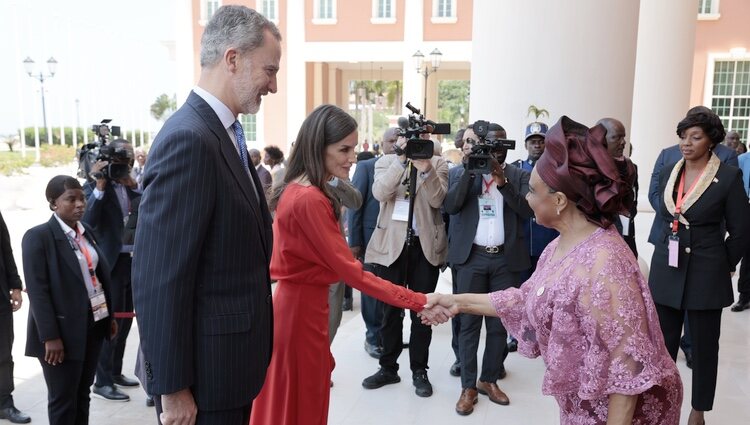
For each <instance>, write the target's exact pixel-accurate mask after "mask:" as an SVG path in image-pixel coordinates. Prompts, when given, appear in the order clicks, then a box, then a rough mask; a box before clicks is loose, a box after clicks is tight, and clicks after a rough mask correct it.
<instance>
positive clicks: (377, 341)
mask: <svg viewBox="0 0 750 425" xmlns="http://www.w3.org/2000/svg"><path fill="white" fill-rule="evenodd" d="M396 140H398V128H395V127H392V128H389V129H386V130H385V132H384V133H383V143H382V151H383V155H389V154H391V153H393V145H394V143H396ZM377 160H378V158H372V159H367V160H364V161H362V162H358V163H357V168H356V169H355V170H354V176H353V177H352V185H353V186H354V187H355V188H357V190H358V191H359V193H361V194H362V201H363V202H362V206H361V207H360V208H358V209H348V210H347V215H348V220H349V247H350V248H351V250H352V254H354V257H356V258H359V259H360V260H362V259H363V258H364V255H365V250H366V249H367V244H368V243H370V238H371V237H372V232H374V231H375V226H376V225H377V223H378V214H379V213H380V202H379V201H378V200H377V199H375V197H374V196H373V195H372V183H373V181H374V179H375V162H376V161H377ZM364 267H365V269H366V270H368V271H373V268H372V266H371V265H369V264H365V265H364ZM361 303H362V320H364V322H365V327H366V328H367V331H366V332H365V351H366V352H367V354H369V355H370V357H373V358H376V359H379V358H380V355H381V354H382V353H383V342H382V340H381V338H380V327H381V325H382V323H383V303H382V302H381V301H379V300H377V299H375V298H373V297H371V296H369V295H367V294H365V293H362V300H361Z"/></svg>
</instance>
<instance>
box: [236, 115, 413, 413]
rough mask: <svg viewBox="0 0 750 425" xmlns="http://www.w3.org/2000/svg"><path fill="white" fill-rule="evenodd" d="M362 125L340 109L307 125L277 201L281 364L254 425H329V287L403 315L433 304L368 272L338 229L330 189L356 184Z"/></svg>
mask: <svg viewBox="0 0 750 425" xmlns="http://www.w3.org/2000/svg"><path fill="white" fill-rule="evenodd" d="M356 146H357V123H356V121H355V120H354V119H353V118H352V117H351V116H349V114H347V113H346V112H344V111H343V110H341V109H340V108H338V107H336V106H332V105H322V106H320V107H318V108H316V109H315V110H314V111H313V112H312V113H311V114H310V116H308V117H307V119H305V121H304V123H302V127H301V128H300V131H299V134H298V135H297V140H296V141H295V143H294V150H292V153H291V156H290V158H289V164H288V166H287V172H286V176H285V177H284V183H283V185H282V186H281V187H279V188H278V189H276V190H275V191H274V193H273V194H272V196H271V200H270V203H269V204H270V206H271V209H272V210H275V211H276V216H275V219H274V223H273V233H274V246H273V255H272V257H271V276H272V277H273V278H274V279H277V280H278V283H277V287H276V291H275V293H274V301H273V304H274V315H273V316H274V339H273V356H272V357H271V364H270V366H269V367H268V372H267V374H266V382H265V384H264V386H263V389H262V390H261V392H260V394H259V395H258V397H257V398H256V399H255V401H254V403H253V408H252V413H251V417H250V424H251V425H325V424H326V423H327V422H328V401H329V397H330V379H331V371H332V370H333V367H334V360H333V356H332V355H331V351H330V349H329V346H328V285H329V284H330V283H331V282H337V281H339V280H342V281H345V282H347V283H348V284H350V285H351V286H353V287H355V288H357V289H359V290H360V291H362V292H364V293H366V294H368V295H370V296H373V297H375V298H378V299H380V300H383V301H384V302H387V303H389V304H392V305H394V306H397V307H401V308H408V309H411V310H414V311H421V310H422V309H423V306H424V305H425V303H426V301H427V299H426V297H425V295H424V294H420V293H416V292H412V291H410V290H408V289H406V288H404V287H401V286H397V285H394V284H392V283H390V282H388V281H386V280H383V279H380V278H378V277H376V276H375V275H373V274H371V273H369V272H365V271H364V270H362V265H361V263H359V262H358V261H357V260H356V259H354V257H353V256H352V254H351V252H350V251H349V248H348V247H347V245H346V241H344V239H343V238H342V237H341V232H340V230H339V225H338V216H339V211H340V206H339V202H338V200H337V199H336V198H335V197H333V196H332V195H331V194H330V193H329V192H328V190H327V189H326V182H327V181H328V180H330V179H331V178H332V177H338V178H340V179H348V177H349V168H351V165H352V163H354V161H355V151H354V149H355V147H356Z"/></svg>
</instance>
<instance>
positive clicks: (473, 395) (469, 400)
mask: <svg viewBox="0 0 750 425" xmlns="http://www.w3.org/2000/svg"><path fill="white" fill-rule="evenodd" d="M478 401H479V397H477V390H475V389H474V388H464V389H463V390H461V397H459V398H458V401H457V402H456V413H458V414H459V415H461V416H466V415H470V414H471V412H473V411H474V405H475V404H477V402H478Z"/></svg>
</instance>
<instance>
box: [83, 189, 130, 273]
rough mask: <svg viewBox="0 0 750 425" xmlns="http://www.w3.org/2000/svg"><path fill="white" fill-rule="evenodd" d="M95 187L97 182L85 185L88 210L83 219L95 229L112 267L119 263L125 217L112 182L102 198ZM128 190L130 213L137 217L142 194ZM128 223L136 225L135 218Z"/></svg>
mask: <svg viewBox="0 0 750 425" xmlns="http://www.w3.org/2000/svg"><path fill="white" fill-rule="evenodd" d="M95 188H96V183H95V182H88V183H86V184H85V185H84V186H83V192H84V196H85V197H86V212H85V213H84V215H83V219H81V221H82V222H84V223H86V224H88V225H89V226H91V228H93V229H94V233H95V234H96V238H97V240H98V241H99V244H100V248H101V249H102V251H103V252H104V255H105V256H106V257H107V263H108V264H109V266H110V267H114V266H115V264H116V263H117V257H118V256H119V255H120V250H121V249H122V241H123V239H122V237H123V234H124V233H125V231H126V229H125V222H124V220H123V219H124V217H123V215H122V210H121V209H120V201H119V200H118V199H117V193H115V189H114V188H113V187H112V183H111V182H107V187H105V188H104V196H103V197H102V199H101V200H99V199H96V197H95V196H94V189H95ZM126 190H127V193H128V198H129V199H130V214H132V215H133V216H135V217H137V215H138V204H139V202H140V198H141V194H140V193H138V192H136V191H134V190H132V189H130V188H127V189H126ZM128 225H129V226H135V220H132V223H131V222H130V221H128ZM111 271H112V270H111V269H110V272H111Z"/></svg>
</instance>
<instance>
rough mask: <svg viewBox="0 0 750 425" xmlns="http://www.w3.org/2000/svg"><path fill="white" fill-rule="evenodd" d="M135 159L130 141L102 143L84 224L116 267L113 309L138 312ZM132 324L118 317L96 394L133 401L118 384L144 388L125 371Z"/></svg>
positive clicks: (104, 349) (93, 169)
mask: <svg viewBox="0 0 750 425" xmlns="http://www.w3.org/2000/svg"><path fill="white" fill-rule="evenodd" d="M133 162H134V152H133V146H132V145H131V144H130V142H128V141H127V140H124V139H116V140H114V141H112V142H111V143H108V144H102V145H101V146H100V147H99V154H98V156H97V161H96V162H95V163H94V164H93V166H92V167H91V172H90V173H89V178H90V181H89V182H87V183H86V184H85V185H84V186H83V190H84V194H85V196H86V200H87V202H86V212H85V214H84V216H83V222H84V223H86V224H88V225H89V226H91V227H92V228H93V230H94V233H95V234H96V236H97V239H98V240H99V244H100V247H101V249H102V251H103V253H104V255H105V256H106V259H107V264H109V265H110V267H111V270H109V272H110V275H111V279H112V285H111V296H112V311H113V312H115V313H123V312H124V313H127V312H132V311H133V295H132V292H131V285H130V283H131V278H130V266H131V263H132V256H133V243H134V236H135V226H136V222H137V218H138V205H139V204H140V199H141V194H140V192H138V191H137V188H138V184H137V183H136V181H135V180H134V179H133V177H132V176H131V171H132V167H133ZM132 323H133V319H132V318H120V319H117V326H118V329H119V332H118V334H117V336H115V337H114V338H113V339H112V340H108V341H105V342H104V344H103V346H102V351H101V354H100V355H99V363H98V365H97V368H96V382H95V383H94V389H93V393H94V396H95V397H99V398H103V399H105V400H111V401H129V400H130V397H129V396H128V395H127V394H125V393H123V392H122V391H120V390H118V389H117V387H116V386H115V384H117V385H118V386H123V387H136V386H138V381H136V380H134V379H131V378H128V377H126V376H124V375H123V374H122V357H123V354H124V352H125V341H126V340H127V338H128V333H129V332H130V327H131V325H132Z"/></svg>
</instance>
